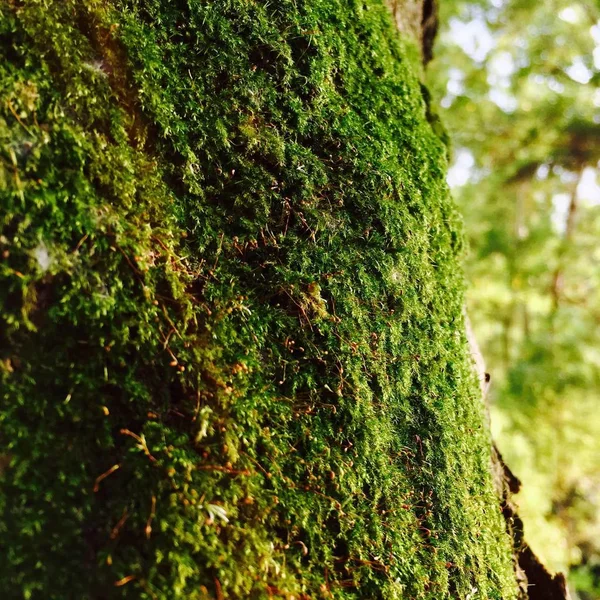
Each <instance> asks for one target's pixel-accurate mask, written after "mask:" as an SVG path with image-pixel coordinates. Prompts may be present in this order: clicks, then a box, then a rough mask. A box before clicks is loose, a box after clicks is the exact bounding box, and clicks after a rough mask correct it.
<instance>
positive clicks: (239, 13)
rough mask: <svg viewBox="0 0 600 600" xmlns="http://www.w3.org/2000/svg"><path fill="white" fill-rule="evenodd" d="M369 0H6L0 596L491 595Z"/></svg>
mask: <svg viewBox="0 0 600 600" xmlns="http://www.w3.org/2000/svg"><path fill="white" fill-rule="evenodd" d="M390 4H394V5H395V6H392V8H393V9H395V11H396V12H395V14H396V17H397V19H399V20H398V23H404V24H405V25H406V23H408V25H407V26H406V27H401V29H400V32H399V30H397V29H396V27H395V26H394V19H393V16H392V11H390V10H389V9H390V7H389V6H386V3H385V2H383V0H364V1H363V0H360V1H358V0H356V1H355V0H277V1H273V0H269V1H267V0H187V1H184V0H177V1H175V0H170V1H168V0H110V1H108V0H85V1H84V0H43V1H42V0H24V1H18V0H2V2H0V41H1V44H0V52H1V59H0V94H1V97H2V102H1V104H0V149H1V150H0V151H1V154H0V157H1V160H0V194H1V196H0V198H1V201H0V202H1V204H0V208H1V211H0V299H1V303H0V308H1V321H0V377H1V379H0V382H1V392H0V398H1V403H2V404H1V407H0V441H1V443H2V455H1V457H0V458H1V464H0V510H1V512H2V518H1V520H0V557H1V558H0V595H1V597H2V598H6V599H13V598H14V599H17V598H32V599H44V600H51V599H56V600H65V599H67V598H73V599H77V600H79V599H84V598H93V599H104V598H131V599H134V598H147V599H165V600H171V599H184V598H185V599H186V600H192V599H197V600H200V599H202V600H206V599H209V598H212V599H217V600H221V599H248V598H286V599H288V600H291V599H292V598H295V599H296V600H300V599H308V598H310V599H319V598H323V599H326V598H364V599H375V598H382V599H386V600H391V599H406V600H413V599H425V598H428V599H432V600H433V599H435V600H441V599H445V598H448V599H449V598H460V599H464V600H466V599H467V598H468V599H471V600H474V599H475V598H480V599H486V600H487V599H496V600H500V599H503V600H507V599H511V598H515V597H516V587H515V583H514V574H513V568H512V564H511V556H510V543H509V540H508V536H507V535H506V533H505V528H504V524H503V522H502V517H501V515H500V513H499V510H498V505H497V499H496V497H495V495H494V491H493V487H492V482H491V476H490V469H489V463H490V451H489V441H488V432H487V431H486V429H485V426H484V420H483V416H482V407H481V402H480V399H479V395H478V394H479V392H478V387H477V381H476V378H475V376H474V375H473V373H472V369H471V365H470V363H469V358H468V351H467V346H466V341H465V335H464V324H463V319H462V313H461V309H462V304H463V297H462V279H461V274H460V268H459V254H460V251H461V231H460V223H459V219H458V218H457V215H456V211H455V209H454V206H453V204H452V201H451V199H450V197H449V195H448V190H447V188H446V184H445V171H446V148H445V146H444V143H443V141H442V140H441V139H440V137H439V136H438V134H437V133H436V131H437V128H436V127H435V123H434V122H433V119H434V117H433V116H432V111H431V108H430V107H429V106H428V102H427V101H426V100H425V99H424V94H425V93H426V92H425V90H424V88H423V87H422V86H421V83H420V77H419V73H420V71H421V65H420V60H421V58H420V48H419V46H420V41H418V40H416V39H415V38H414V37H412V35H411V32H414V31H420V21H419V20H422V14H421V13H420V12H419V10H420V9H419V10H417V11H416V12H414V11H413V9H414V8H415V6H416V7H420V4H419V3H418V2H414V1H408V0H407V1H406V2H395V3H390ZM424 4H425V5H426V6H429V7H430V8H431V2H428V1H426V2H425V3H424ZM409 8H410V9H411V10H410V11H409V10H408V9H409ZM403 10H405V12H403ZM411 11H413V12H411ZM399 15H400V16H399ZM402 15H404V16H402ZM409 15H413V17H410V18H409ZM414 15H416V17H415V16H414ZM415 18H416V19H417V21H414V19H415ZM402 19H405V20H404V21H402ZM406 19H408V21H406ZM411 19H412V20H411ZM419 36H421V34H420V33H419V34H418V36H417V37H419ZM425 37H426V36H425Z"/></svg>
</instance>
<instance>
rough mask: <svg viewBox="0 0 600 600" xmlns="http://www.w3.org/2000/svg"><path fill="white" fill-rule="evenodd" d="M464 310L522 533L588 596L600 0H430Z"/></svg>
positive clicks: (592, 532)
mask: <svg viewBox="0 0 600 600" xmlns="http://www.w3.org/2000/svg"><path fill="white" fill-rule="evenodd" d="M440 5H441V6H440V11H441V15H440V21H441V27H442V30H441V32H440V35H439V38H438V41H437V46H436V51H435V57H436V58H435V60H434V62H433V63H432V64H431V66H430V70H429V78H430V88H431V90H432V92H433V94H434V96H435V97H436V100H437V102H438V103H439V104H441V106H442V109H441V112H442V118H443V120H444V122H445V124H446V126H447V128H448V129H449V132H450V136H451V140H452V156H453V158H452V167H451V169H450V174H449V182H450V184H451V186H452V187H453V191H454V195H455V197H456V199H457V201H458V202H459V204H460V207H461V209H462V212H463V214H464V217H465V226H466V230H467V237H468V240H469V244H470V248H469V252H468V260H467V276H468V278H469V280H470V291H469V297H468V305H469V312H470V315H471V320H472V322H473V326H474V329H475V332H476V335H477V337H478V340H479V343H480V345H481V346H482V350H483V353H484V355H485V358H486V361H487V365H488V371H489V372H490V373H491V375H492V385H491V389H490V395H491V401H492V428H493V430H494V435H495V438H496V439H497V440H498V444H499V446H500V449H501V451H502V453H503V455H504V458H505V459H506V461H507V463H508V464H509V466H510V467H511V468H512V469H513V470H514V471H515V473H516V474H517V475H518V476H519V477H520V478H521V480H522V481H523V484H524V485H523V490H522V492H521V493H520V494H519V496H518V499H517V500H518V503H519V506H520V511H521V515H522V517H523V518H524V522H525V535H526V537H527V539H528V540H529V543H530V544H531V546H532V547H533V549H534V551H535V552H536V553H537V554H538V555H539V556H540V557H541V558H542V559H543V560H544V561H545V562H546V563H547V564H548V565H549V567H550V568H552V569H554V570H565V571H568V572H569V581H570V586H571V588H572V592H573V593H574V597H575V598H579V599H581V600H599V599H600V410H599V409H600V244H599V243H598V242H599V240H600V187H599V185H600V177H599V176H598V161H599V159H600V86H599V83H600V21H599V18H600V2H599V1H598V0H582V1H580V2H573V1H569V0H544V1H541V0H535V1H532V0H481V1H479V2H478V1H470V2H469V1H457V0H445V1H442V2H440Z"/></svg>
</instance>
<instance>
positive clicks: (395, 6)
mask: <svg viewBox="0 0 600 600" xmlns="http://www.w3.org/2000/svg"><path fill="white" fill-rule="evenodd" d="M387 3H388V5H389V7H390V8H391V10H392V13H393V14H394V19H395V20H396V26H397V27H398V29H399V30H400V31H401V32H402V33H405V34H408V35H410V36H411V37H412V38H414V39H415V40H417V41H418V43H419V46H420V48H421V54H422V57H423V64H427V63H428V62H429V61H430V60H431V59H432V58H433V42H434V40H435V36H436V33H437V28H438V6H437V1H436V0H404V1H402V2H401V1H400V0H387Z"/></svg>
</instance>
